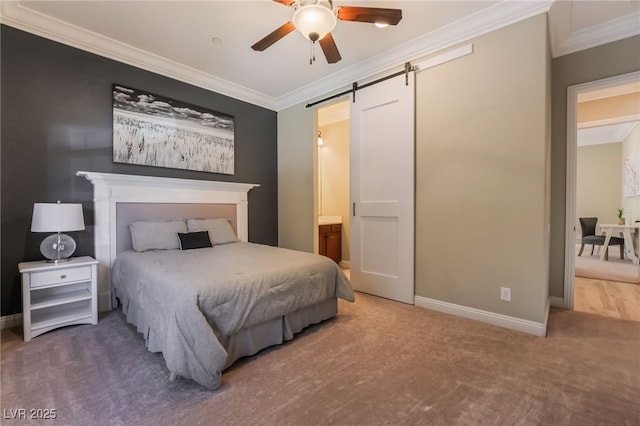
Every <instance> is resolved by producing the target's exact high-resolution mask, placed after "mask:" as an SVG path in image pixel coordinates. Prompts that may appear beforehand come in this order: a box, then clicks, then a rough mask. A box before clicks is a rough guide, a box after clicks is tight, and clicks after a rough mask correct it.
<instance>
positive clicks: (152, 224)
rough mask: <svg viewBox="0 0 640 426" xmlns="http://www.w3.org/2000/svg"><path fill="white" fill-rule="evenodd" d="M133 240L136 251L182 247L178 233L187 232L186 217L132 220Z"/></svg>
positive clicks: (130, 227)
mask: <svg viewBox="0 0 640 426" xmlns="http://www.w3.org/2000/svg"><path fill="white" fill-rule="evenodd" d="M129 230H130V231H131V242H132V243H133V249H134V250H135V251H147V250H172V249H179V248H180V240H179V239H178V233H179V232H180V233H184V232H187V222H186V221H185V220H184V219H173V220H148V221H139V222H131V223H130V224H129Z"/></svg>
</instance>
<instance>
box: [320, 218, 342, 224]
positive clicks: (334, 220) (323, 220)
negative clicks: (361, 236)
mask: <svg viewBox="0 0 640 426" xmlns="http://www.w3.org/2000/svg"><path fill="white" fill-rule="evenodd" d="M341 223H342V216H318V225H337V224H341Z"/></svg>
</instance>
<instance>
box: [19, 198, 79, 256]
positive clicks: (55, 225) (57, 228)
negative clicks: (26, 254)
mask: <svg viewBox="0 0 640 426" xmlns="http://www.w3.org/2000/svg"><path fill="white" fill-rule="evenodd" d="M82 230H84V217H83V215H82V204H62V203H61V202H60V201H58V202H57V203H35V204H34V205H33V217H32V219H31V232H56V234H53V235H49V236H48V237H47V238H45V239H44V240H43V241H42V243H41V244H40V251H41V252H42V254H43V255H44V257H46V258H47V259H48V260H47V262H55V263H59V262H66V261H67V260H69V259H68V257H69V256H71V255H72V254H73V252H74V251H76V242H75V241H74V240H73V238H71V237H70V236H68V235H66V234H62V232H67V231H82Z"/></svg>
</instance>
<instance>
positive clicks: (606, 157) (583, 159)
mask: <svg viewBox="0 0 640 426" xmlns="http://www.w3.org/2000/svg"><path fill="white" fill-rule="evenodd" d="M576 166H577V167H576V169H577V170H576V173H577V176H576V235H577V236H580V235H581V232H580V221H579V220H578V218H580V217H597V218H598V223H616V221H617V220H618V219H617V211H618V209H619V208H620V207H622V190H621V188H622V143H621V142H617V143H607V144H601V145H590V146H580V147H578V152H577V161H576Z"/></svg>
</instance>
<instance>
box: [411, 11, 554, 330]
mask: <svg viewBox="0 0 640 426" xmlns="http://www.w3.org/2000/svg"><path fill="white" fill-rule="evenodd" d="M473 44H474V52H473V54H472V55H469V56H466V57H464V58H461V59H458V60H455V61H452V62H449V63H446V64H443V65H441V66H438V67H435V68H432V69H428V70H426V71H424V72H422V73H420V74H418V80H417V84H416V87H417V93H416V96H417V113H416V117H417V120H416V121H417V147H416V165H417V175H416V294H417V295H419V296H423V297H427V298H431V299H436V300H440V301H445V302H449V303H454V304H458V305H463V306H468V307H472V308H477V309H481V310H484V311H490V312H496V313H500V314H504V315H509V316H512V317H517V318H522V319H526V320H531V321H536V322H543V321H544V314H545V308H546V303H547V297H548V295H547V292H548V275H547V262H548V257H547V256H548V255H547V253H546V244H547V232H546V228H547V227H546V220H547V217H548V214H547V213H546V211H545V206H547V205H548V203H547V201H546V199H547V195H548V194H547V192H548V191H547V182H548V179H547V177H546V176H547V157H548V149H547V147H548V141H549V136H548V135H549V131H548V129H549V114H548V102H549V98H550V93H549V88H550V86H549V78H550V75H549V73H550V68H549V62H550V55H549V51H548V40H547V21H546V16H545V15H540V16H537V17H534V18H531V19H528V20H526V21H523V22H520V23H517V24H514V25H511V26H509V27H506V28H503V29H501V30H498V31H495V32H492V33H490V34H487V35H484V36H482V37H479V38H477V39H475V40H473ZM501 286H503V287H510V288H511V295H512V301H511V302H510V303H509V302H502V301H500V300H499V296H500V287H501Z"/></svg>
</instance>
